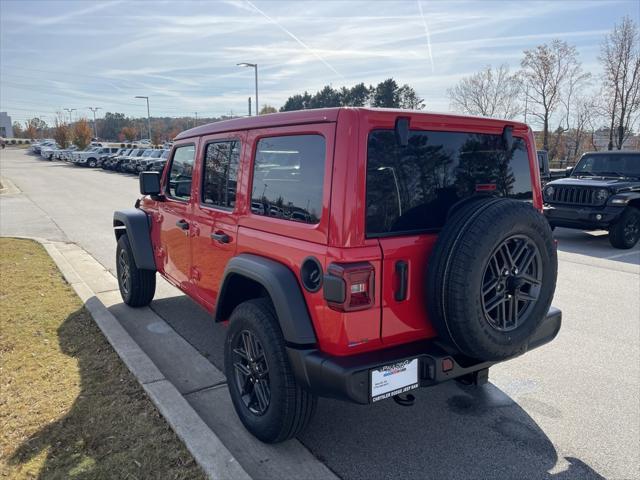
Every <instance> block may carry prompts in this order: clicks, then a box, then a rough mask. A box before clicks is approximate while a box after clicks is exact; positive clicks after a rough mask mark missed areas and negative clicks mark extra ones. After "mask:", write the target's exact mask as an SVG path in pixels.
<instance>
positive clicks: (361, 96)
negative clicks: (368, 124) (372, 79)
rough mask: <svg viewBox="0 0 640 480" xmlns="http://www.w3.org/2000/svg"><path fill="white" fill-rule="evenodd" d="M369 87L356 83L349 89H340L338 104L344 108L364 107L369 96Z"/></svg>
mask: <svg viewBox="0 0 640 480" xmlns="http://www.w3.org/2000/svg"><path fill="white" fill-rule="evenodd" d="M371 90H372V88H371V87H367V86H366V85H365V84H364V83H358V84H357V85H354V86H353V87H351V88H347V87H342V88H341V89H340V104H341V105H344V106H346V107H364V106H365V105H366V104H367V102H368V101H369V97H370V96H371Z"/></svg>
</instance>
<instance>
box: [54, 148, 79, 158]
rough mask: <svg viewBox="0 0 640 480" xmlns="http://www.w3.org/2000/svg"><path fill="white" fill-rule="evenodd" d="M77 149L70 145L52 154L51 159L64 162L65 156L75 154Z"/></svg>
mask: <svg viewBox="0 0 640 480" xmlns="http://www.w3.org/2000/svg"><path fill="white" fill-rule="evenodd" d="M77 149H78V147H77V146H76V145H70V146H69V147H67V148H61V149H59V150H56V151H55V152H54V153H53V159H54V160H65V158H66V157H67V155H68V154H69V153H71V152H75V151H76V150H77Z"/></svg>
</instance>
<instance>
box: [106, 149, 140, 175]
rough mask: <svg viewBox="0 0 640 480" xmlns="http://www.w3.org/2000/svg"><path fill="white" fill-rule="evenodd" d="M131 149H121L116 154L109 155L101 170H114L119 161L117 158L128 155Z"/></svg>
mask: <svg viewBox="0 0 640 480" xmlns="http://www.w3.org/2000/svg"><path fill="white" fill-rule="evenodd" d="M132 150H133V149H132V148H121V149H120V150H119V151H118V152H116V153H115V154H113V155H109V156H108V157H107V158H106V159H105V160H104V161H103V162H102V168H104V169H105V170H115V169H116V165H117V163H118V161H119V158H121V157H124V156H126V155H128V154H129V153H130V152H131V151H132Z"/></svg>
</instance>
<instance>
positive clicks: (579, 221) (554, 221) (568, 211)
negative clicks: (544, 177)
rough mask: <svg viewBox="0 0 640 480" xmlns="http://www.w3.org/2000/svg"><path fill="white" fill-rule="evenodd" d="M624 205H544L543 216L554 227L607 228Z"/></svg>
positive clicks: (619, 213) (616, 218)
mask: <svg viewBox="0 0 640 480" xmlns="http://www.w3.org/2000/svg"><path fill="white" fill-rule="evenodd" d="M623 210H624V206H620V207H617V206H603V207H578V206H573V207H570V206H562V205H545V207H544V216H545V217H547V220H548V221H549V224H550V225H552V226H554V227H566V228H580V229H584V230H600V229H602V230H607V229H608V228H609V226H610V225H611V224H612V223H615V222H616V220H618V217H619V216H620V215H621V214H622V212H623Z"/></svg>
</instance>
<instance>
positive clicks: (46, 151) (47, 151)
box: [40, 143, 60, 160]
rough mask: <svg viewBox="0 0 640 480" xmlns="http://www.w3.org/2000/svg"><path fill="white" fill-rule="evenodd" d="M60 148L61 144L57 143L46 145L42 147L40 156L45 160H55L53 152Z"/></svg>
mask: <svg viewBox="0 0 640 480" xmlns="http://www.w3.org/2000/svg"><path fill="white" fill-rule="evenodd" d="M58 150H60V146H59V145H58V144H57V143H52V144H48V145H44V146H42V147H41V148H40V156H41V157H42V158H44V159H45V160H53V154H54V153H55V152H56V151H58Z"/></svg>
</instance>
